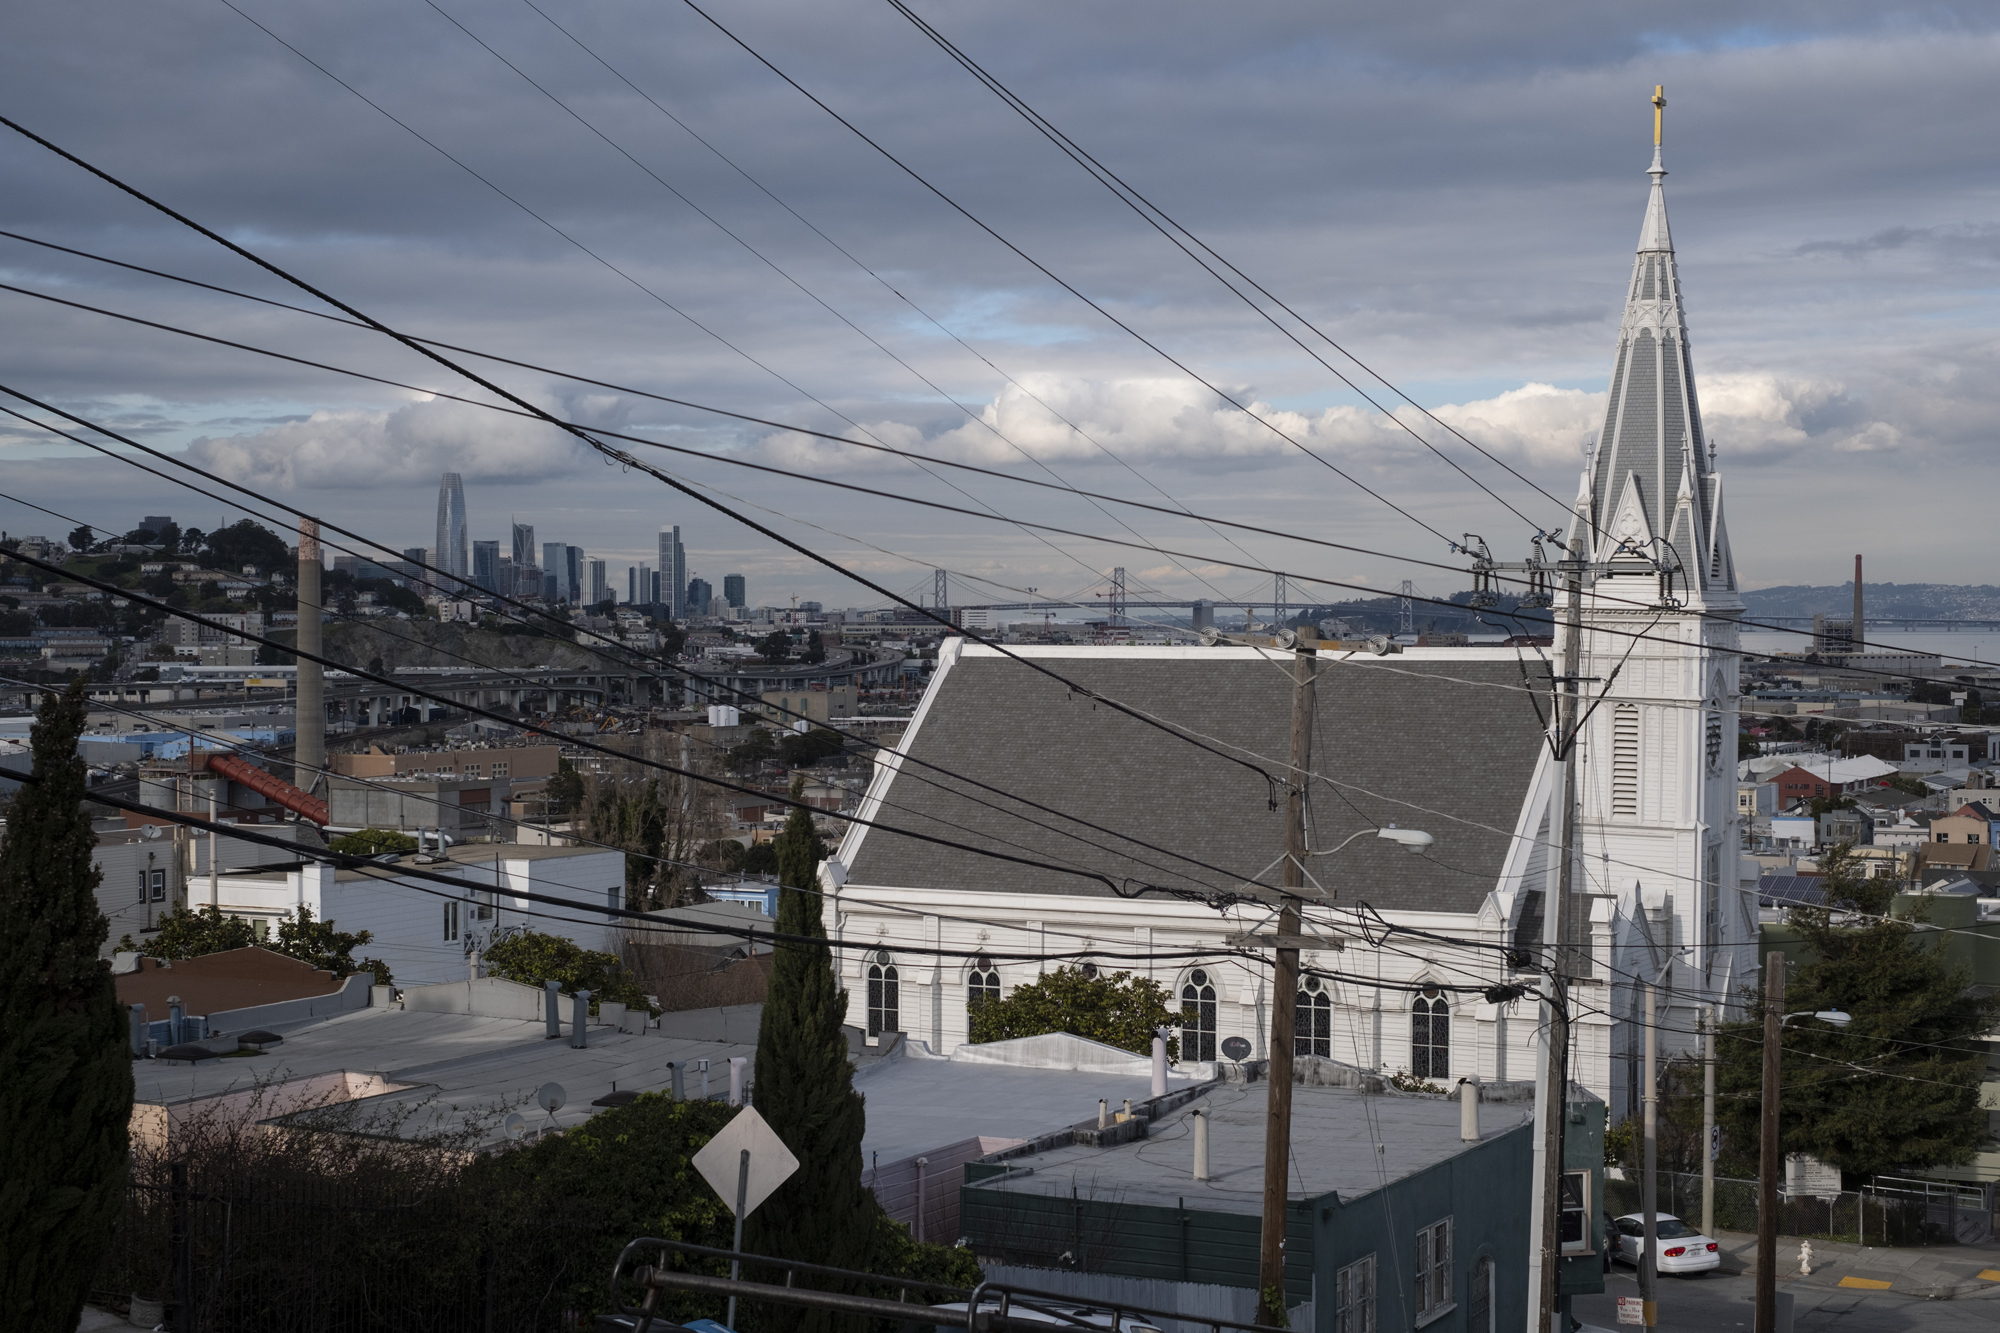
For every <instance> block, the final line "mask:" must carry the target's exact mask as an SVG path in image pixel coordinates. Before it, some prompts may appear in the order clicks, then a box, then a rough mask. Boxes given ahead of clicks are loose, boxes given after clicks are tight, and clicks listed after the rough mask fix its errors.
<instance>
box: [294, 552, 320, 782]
mask: <svg viewBox="0 0 2000 1333" xmlns="http://www.w3.org/2000/svg"><path fill="white" fill-rule="evenodd" d="M320 572H321V565H320V554H319V520H317V519H311V518H302V519H300V520H299V579H298V582H299V635H298V640H297V643H298V649H299V651H300V652H301V653H312V654H314V655H315V656H317V655H318V654H319V651H320V632H319V630H320V623H319V615H320V605H319V597H320V592H319V585H320ZM298 662H299V686H298V693H297V695H296V696H295V699H294V710H293V711H294V718H293V725H294V727H295V728H296V729H297V732H298V743H297V744H296V746H295V747H294V748H293V750H292V761H293V773H292V783H293V785H294V786H297V787H303V788H304V789H305V790H307V791H312V790H314V789H315V788H316V787H317V786H318V784H319V778H320V774H319V770H320V769H323V768H325V767H326V677H325V675H324V674H323V673H322V672H321V670H320V665H319V663H317V662H308V661H307V660H306V659H305V658H304V657H301V658H299V659H298Z"/></svg>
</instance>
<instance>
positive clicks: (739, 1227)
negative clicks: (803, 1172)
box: [691, 1106, 799, 1329]
mask: <svg viewBox="0 0 2000 1333" xmlns="http://www.w3.org/2000/svg"><path fill="white" fill-rule="evenodd" d="M691 1160H692V1162H693V1164H694V1169H695V1170H697V1171H699V1172H700V1173H701V1178H702V1179H703V1180H706V1181H707V1182H708V1186H709V1188H710V1189H712V1190H714V1191H715V1193H716V1196H717V1197H718V1198H720V1199H721V1200H722V1201H723V1202H724V1203H727V1204H730V1205H732V1208H733V1211H734V1212H735V1214H736V1245H735V1251H736V1255H735V1257H734V1258H732V1259H731V1260H730V1261H729V1276H730V1277H731V1278H732V1279H734V1278H736V1277H739V1276H740V1275H741V1274H742V1270H743V1219H744V1218H746V1217H748V1216H749V1215H750V1214H751V1213H753V1212H755V1211H756V1210H757V1206H758V1205H759V1204H761V1203H763V1202H764V1200H766V1199H768V1198H770V1197H771V1195H772V1194H773V1193H774V1192H775V1191H776V1190H777V1188H778V1186H780V1185H782V1184H784V1183H785V1182H786V1181H787V1180H790V1179H791V1178H792V1173H793V1172H795V1171H797V1170H798V1169H799V1159H798V1158H796V1157H794V1156H793V1155H792V1150H791V1149H790V1148H787V1147H786V1146H785V1142H784V1140H783V1139H780V1138H779V1137H778V1132H777V1131H776V1130H774V1129H772V1128H771V1126H770V1124H769V1123H768V1122H766V1121H765V1119H764V1117H763V1116H761V1115H758V1114H757V1108H756V1107H754V1106H746V1107H744V1108H743V1109H742V1110H741V1111H738V1112H737V1113H736V1116H735V1118H734V1119H732V1120H731V1121H730V1122H729V1123H728V1124H727V1125H725V1126H723V1129H722V1132H721V1133H719V1134H717V1135H716V1136H715V1137H714V1138H712V1139H710V1140H709V1141H708V1144H707V1146H705V1147H703V1148H702V1150H701V1151H700V1152H698V1153H696V1154H695V1155H694V1157H693V1158H692V1159H691ZM727 1322H728V1324H729V1327H730V1328H732V1329H733V1328H735V1327H736V1298H735V1297H734V1296H731V1297H730V1298H729V1314H728V1319H727Z"/></svg>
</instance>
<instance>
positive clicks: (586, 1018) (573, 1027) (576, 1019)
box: [569, 990, 590, 1051]
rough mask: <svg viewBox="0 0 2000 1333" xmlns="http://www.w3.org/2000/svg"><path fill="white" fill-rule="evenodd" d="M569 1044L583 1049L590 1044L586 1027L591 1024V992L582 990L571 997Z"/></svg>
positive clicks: (574, 1047)
mask: <svg viewBox="0 0 2000 1333" xmlns="http://www.w3.org/2000/svg"><path fill="white" fill-rule="evenodd" d="M570 1003H571V1009H570V1024H569V1044H570V1046H571V1048H572V1049H574V1050H579V1051H580V1050H583V1049H584V1048H585V1047H587V1046H589V1045H590V1037H589V1035H588V1034H587V1032H586V1029H587V1028H588V1027H589V1026H590V992H589V991H587V990H580V991H578V992H577V993H576V994H575V995H573V996H571V997H570Z"/></svg>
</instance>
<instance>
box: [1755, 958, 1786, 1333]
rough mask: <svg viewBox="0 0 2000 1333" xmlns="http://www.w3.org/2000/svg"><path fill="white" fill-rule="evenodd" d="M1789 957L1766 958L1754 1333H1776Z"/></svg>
mask: <svg viewBox="0 0 2000 1333" xmlns="http://www.w3.org/2000/svg"><path fill="white" fill-rule="evenodd" d="M1784 1028H1785V955H1783V954H1781V953H1776V952H1773V953H1767V954H1765V955H1764V1106H1763V1112H1764V1124H1763V1130H1764V1142H1763V1145H1762V1147H1763V1151H1762V1153H1761V1154H1760V1156H1759V1160H1758V1165H1757V1306H1756V1309H1757V1323H1756V1333H1778V1172H1779V1170H1780V1169H1781V1168H1782V1167H1783V1165H1784V1162H1783V1159H1782V1158H1781V1157H1780V1156H1779V1143H1778V1099H1779V1093H1780V1092H1781V1091H1782V1089H1783V1087H1784V1064H1783V1048H1782V1047H1781V1046H1780V1045H1779V1043H1780V1042H1781V1041H1782V1040H1783V1039H1784Z"/></svg>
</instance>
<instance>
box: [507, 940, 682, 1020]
mask: <svg viewBox="0 0 2000 1333" xmlns="http://www.w3.org/2000/svg"><path fill="white" fill-rule="evenodd" d="M481 960H482V961H483V962H484V963H485V964H486V970H487V972H488V973H489V974H490V975H492V976H496V977H505V978H506V979H507V980H509V981H518V982H520V983H521V984H522V985H523V986H537V987H539V986H545V985H547V984H548V983H549V982H551V981H553V982H555V983H556V985H557V986H558V987H560V988H561V989H562V990H563V991H564V992H565V993H568V994H574V993H576V992H577V991H580V990H587V991H589V992H590V1007H591V1012H592V1013H595V1012H596V1011H597V1006H598V1004H599V1003H600V1002H601V1001H604V1000H610V1001H611V1002H613V1003H614V1004H622V1005H624V1006H625V1007H626V1008H628V1009H643V1010H645V1011H646V1012H647V1013H657V1012H658V1011H657V1010H655V1009H654V1008H653V1007H652V1005H650V1004H649V1003H647V1000H646V997H645V995H644V994H642V993H641V992H640V990H639V984H638V983H637V982H635V981H633V980H632V979H631V978H630V977H629V976H627V975H626V974H625V965H624V964H623V963H621V962H620V961H619V960H618V955H617V954H613V953H598V952H597V951H596V950H594V949H586V948H584V947H583V946H582V945H581V944H578V943H576V941H574V940H570V939H565V938H564V937H563V936H561V935H545V934H543V933H542V932H541V931H538V930H524V931H522V932H521V933H520V934H518V935H509V936H507V937H506V938H505V939H498V940H495V941H493V943H491V944H489V945H487V946H486V951H485V952H484V953H483V954H482V955H481Z"/></svg>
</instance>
